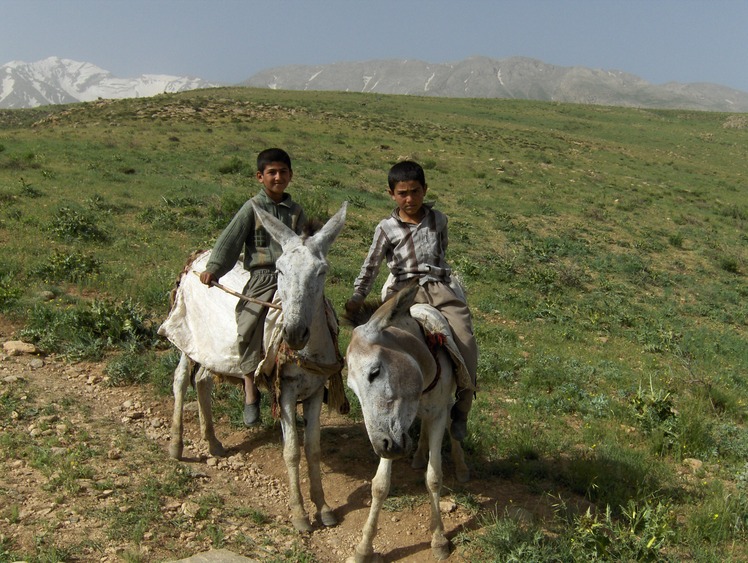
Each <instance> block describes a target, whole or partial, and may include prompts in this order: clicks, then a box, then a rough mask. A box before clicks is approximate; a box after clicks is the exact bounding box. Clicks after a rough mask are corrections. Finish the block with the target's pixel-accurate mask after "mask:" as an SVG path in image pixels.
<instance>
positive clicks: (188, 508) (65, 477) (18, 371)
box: [0, 322, 548, 562]
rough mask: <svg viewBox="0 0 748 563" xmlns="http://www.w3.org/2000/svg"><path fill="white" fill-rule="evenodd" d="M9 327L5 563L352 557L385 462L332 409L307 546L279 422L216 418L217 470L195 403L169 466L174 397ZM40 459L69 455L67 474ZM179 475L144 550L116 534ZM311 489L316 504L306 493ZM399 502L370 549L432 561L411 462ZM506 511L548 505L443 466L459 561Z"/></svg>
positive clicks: (3, 373) (3, 424)
mask: <svg viewBox="0 0 748 563" xmlns="http://www.w3.org/2000/svg"><path fill="white" fill-rule="evenodd" d="M14 328H15V327H13V326H11V325H9V324H8V323H7V322H5V323H4V325H3V326H2V327H0V340H2V341H3V343H5V349H4V352H3V353H2V357H0V360H1V361H0V404H2V405H3V407H4V410H3V411H0V412H6V410H7V412H9V416H7V417H4V419H3V420H0V428H1V429H2V434H3V436H4V437H5V438H4V441H3V442H2V443H0V454H2V455H0V473H1V474H2V479H0V561H11V560H12V559H8V558H3V555H4V554H5V555H6V556H7V554H8V553H12V554H16V555H18V554H26V555H27V556H30V555H33V554H34V553H37V554H38V553H47V555H48V558H47V559H44V560H50V561H51V560H56V561H68V560H70V561H169V560H174V559H179V558H183V557H188V556H189V555H192V554H194V553H198V552H201V551H206V550H208V549H211V548H219V547H224V548H227V549H230V550H232V551H234V552H236V553H240V554H242V555H246V556H247V557H252V558H257V559H261V560H278V561H282V560H288V559H291V560H293V559H296V560H303V561H311V560H315V561H319V562H328V561H330V562H331V561H343V560H345V558H346V557H347V556H349V555H350V554H351V553H352V552H353V550H354V548H355V546H356V544H357V543H358V540H359V537H360V531H361V527H362V525H363V523H364V520H365V518H366V516H367V514H368V504H369V500H370V479H371V478H372V477H373V475H374V472H375V470H376V464H377V458H376V457H375V455H374V453H373V451H372V450H371V446H370V444H369V442H368V439H367V437H366V433H365V430H364V428H363V423H361V422H356V421H353V420H351V419H350V418H347V417H343V416H340V415H337V414H329V413H328V412H327V410H326V409H324V410H323V415H322V450H323V484H324V487H325V491H326V496H327V502H328V504H329V505H330V506H331V507H333V509H334V510H335V513H336V515H337V517H338V519H339V525H338V526H336V527H333V528H323V527H321V526H320V525H319V523H315V527H314V531H313V532H312V533H311V534H298V533H296V532H295V531H294V530H293V528H292V526H291V525H290V521H289V510H288V504H287V483H286V470H285V465H284V462H283V458H282V452H281V440H280V426H279V424H267V425H263V426H262V427H260V428H258V429H243V428H242V429H237V428H232V427H231V426H230V425H229V423H228V421H225V420H218V421H217V432H218V434H219V437H220V438H221V439H222V440H223V443H224V445H225V446H226V447H227V448H228V449H229V455H228V457H226V458H221V459H217V458H213V457H211V456H210V455H208V452H207V448H206V446H205V445H204V444H203V443H202V442H201V441H200V440H199V436H198V432H199V429H198V420H197V413H196V406H195V405H194V404H193V405H189V406H188V408H187V414H186V422H185V426H186V448H185V457H186V459H185V460H184V461H174V460H171V459H169V456H168V443H169V426H170V421H171V409H172V404H173V402H172V400H171V399H170V398H169V397H163V396H157V395H156V394H154V393H153V391H152V390H151V389H150V388H149V387H148V386H130V387H112V386H110V385H108V384H107V378H106V376H105V374H104V372H103V365H102V364H95V363H77V364H70V363H66V362H64V361H62V360H60V359H57V358H54V357H44V356H41V355H39V354H36V353H33V352H32V351H31V350H26V351H23V350H20V351H19V350H14V349H12V348H13V346H12V345H10V344H9V343H10V342H12V341H13V340H15V338H14ZM263 416H265V417H267V416H268V413H267V412H265V413H263ZM19 436H21V437H23V438H22V439H20V440H19ZM19 442H20V443H19ZM37 443H38V444H39V449H37V448H36V447H35V445H36V444H37ZM44 444H53V445H52V446H50V447H48V448H46V447H44V446H43V445H44ZM34 452H39V453H38V456H35V454H34ZM44 456H51V457H54V456H62V457H61V458H60V459H65V460H66V462H65V463H66V465H64V466H60V465H59V463H57V464H56V462H55V460H53V459H45V457H44ZM468 462H469V464H471V465H472V464H473V463H474V460H471V459H470V458H468ZM76 464H80V467H76ZM53 467H56V469H54V470H52V468H53ZM176 470H179V471H183V472H184V473H185V474H187V475H190V476H191V479H193V480H194V482H193V483H191V485H192V487H193V489H192V490H191V492H190V493H189V494H188V495H186V496H179V495H178V494H177V495H172V494H170V492H169V491H168V490H158V492H157V493H153V494H158V495H159V497H158V500H157V506H158V510H160V511H161V515H160V516H159V517H156V518H152V520H151V521H152V522H154V524H153V528H152V529H147V530H142V534H141V536H142V539H141V540H133V539H132V537H133V534H132V533H127V532H128V531H127V530H118V529H117V527H118V526H123V527H125V528H126V527H127V526H128V525H137V524H133V522H137V520H136V519H134V518H133V519H128V518H127V516H128V515H129V514H131V513H135V512H136V511H138V510H142V507H143V506H144V500H143V499H144V498H145V497H146V496H147V495H148V494H151V493H150V492H149V491H152V490H153V488H154V486H156V485H158V484H159V483H164V482H167V481H168V480H169V477H168V476H170V475H173V473H174V471H176ZM305 472H306V467H305V465H304V464H303V463H302V475H305V474H306V473H305ZM303 488H304V493H305V495H306V496H307V497H308V491H307V490H306V481H305V483H304V485H303ZM391 498H392V501H393V502H392V503H391V505H390V507H389V510H388V511H386V512H383V514H382V516H381V518H380V529H379V532H378V535H377V538H376V541H375V548H376V549H377V550H378V551H379V552H381V553H383V554H384V557H385V560H386V561H416V562H418V561H432V558H431V553H430V549H429V541H430V537H429V532H428V526H429V508H428V502H427V498H426V496H425V486H424V484H423V475H422V472H420V471H414V470H412V469H410V467H409V464H408V462H407V461H406V460H402V461H400V462H397V463H396V466H395V470H394V473H393V488H392V492H391ZM466 499H468V500H469V502H466ZM307 505H308V510H309V511H310V512H311V513H313V511H314V507H313V505H312V504H311V502H309V501H308V500H307ZM507 507H509V508H510V509H511V510H513V511H514V512H515V514H516V515H517V517H519V518H533V517H534V515H537V514H539V513H542V512H546V511H547V510H548V502H547V501H546V500H544V499H543V495H533V494H530V493H528V492H527V491H525V490H524V487H520V486H517V485H516V484H512V483H511V482H508V481H506V480H501V479H498V478H496V477H492V478H490V479H486V478H483V477H481V475H480V470H479V468H474V479H473V480H472V481H471V482H470V483H468V484H467V485H459V484H458V483H457V482H456V480H455V479H454V476H453V472H452V471H451V465H450V463H449V461H447V462H445V489H444V494H443V502H442V513H443V518H444V523H445V527H446V531H447V535H448V537H449V538H450V539H452V541H453V543H455V544H456V548H455V550H454V552H453V554H452V556H451V557H450V560H466V556H465V553H464V546H463V545H462V543H461V541H460V538H461V533H462V532H464V531H469V530H472V529H475V528H477V527H479V525H480V524H479V522H480V517H481V514H485V513H487V512H488V511H491V510H494V509H498V510H499V511H503V510H504V509H505V508H507ZM257 514H261V515H263V517H262V518H258V517H257V516H256V515H257ZM113 522H115V524H113ZM117 522H121V523H117ZM113 526H114V527H113ZM45 550H46V551H45ZM55 554H56V557H57V558H56V559H55V558H54V555H55ZM40 560H41V559H40Z"/></svg>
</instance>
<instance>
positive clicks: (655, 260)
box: [0, 88, 748, 561]
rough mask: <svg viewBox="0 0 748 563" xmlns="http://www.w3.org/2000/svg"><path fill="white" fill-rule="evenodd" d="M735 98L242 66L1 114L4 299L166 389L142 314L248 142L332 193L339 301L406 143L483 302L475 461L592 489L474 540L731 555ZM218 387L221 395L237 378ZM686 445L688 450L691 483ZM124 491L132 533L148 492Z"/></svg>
mask: <svg viewBox="0 0 748 563" xmlns="http://www.w3.org/2000/svg"><path fill="white" fill-rule="evenodd" d="M728 117H729V116H728V115H727V114H720V113H706V112H692V111H676V110H673V111H667V110H642V109H625V108H612V107H599V106H581V105H569V104H556V103H539V102H529V101H517V100H470V99H463V100H455V99H437V98H418V97H402V96H380V95H364V94H353V93H348V94H344V93H333V92H283V91H267V90H251V89H241V88H227V89H213V90H204V91H193V92H187V93H182V94H176V95H163V96H157V97H154V98H144V99H133V100H120V101H101V102H94V103H84V104H75V105H71V106H52V107H48V108H39V109H34V110H6V111H1V112H0V147H2V150H0V240H1V241H2V244H1V245H0V311H2V312H4V313H5V314H6V315H9V316H12V317H13V318H15V319H18V320H21V321H22V322H23V323H24V325H25V329H24V331H23V335H24V337H25V338H28V339H31V340H33V341H35V342H36V343H37V344H38V345H39V346H40V347H42V348H43V349H45V351H47V352H56V353H58V354H63V355H65V356H67V357H69V358H71V359H79V358H94V359H96V358H104V357H106V358H108V359H109V361H110V364H109V366H108V367H107V375H108V377H109V382H110V384H112V385H133V384H141V383H146V382H148V383H154V384H155V385H156V387H157V388H158V389H159V390H160V392H162V393H169V390H170V389H169V387H170V383H169V377H170V370H171V369H173V366H174V363H175V361H176V360H175V356H174V355H173V353H169V352H167V351H166V348H167V347H166V346H165V344H164V343H163V342H158V339H157V338H156V337H155V328H156V327H157V326H158V324H159V322H160V320H161V319H163V318H164V317H165V315H166V312H167V309H168V296H169V291H170V290H171V288H172V287H173V283H174V280H175V278H176V276H177V274H178V273H179V272H180V271H181V268H182V265H183V263H184V260H185V259H186V257H187V256H188V255H189V254H190V252H192V251H193V250H195V249H198V248H208V247H210V245H211V244H212V242H213V241H214V240H215V237H216V236H217V234H218V233H219V232H220V230H221V228H222V227H223V226H224V225H225V224H226V223H227V222H228V220H229V219H230V218H231V216H232V215H233V213H234V212H235V211H236V210H237V209H238V208H239V206H240V205H241V204H242V203H243V202H244V201H245V200H246V199H247V198H248V197H250V196H251V195H253V194H254V193H255V192H256V191H257V190H258V187H259V186H258V184H257V181H256V180H255V178H254V175H253V170H252V168H253V166H252V163H253V162H254V157H255V155H256V153H257V152H259V151H260V150H262V149H264V148H267V147H269V146H281V147H283V148H285V149H287V150H288V151H289V152H290V154H291V155H292V158H293V162H294V172H295V175H294V181H293V183H292V185H291V187H290V189H289V190H290V192H291V193H292V194H293V196H294V197H295V198H296V199H298V200H299V201H300V202H301V203H302V204H303V205H304V206H305V208H306V209H307V211H308V212H309V213H310V214H311V215H317V216H321V217H323V218H324V217H326V216H328V215H330V214H332V213H333V212H334V211H335V210H337V208H338V207H339V205H340V204H341V203H342V202H343V201H344V200H347V201H349V202H350V207H349V213H348V219H347V222H346V227H345V228H344V230H343V232H342V233H341V235H340V236H339V238H338V240H337V242H336V243H335V245H334V246H333V248H332V250H331V253H330V262H331V270H330V274H329V276H328V285H327V291H328V295H329V297H330V298H331V299H332V301H333V303H334V304H335V305H336V307H337V308H338V310H341V309H342V304H343V303H344V301H345V299H346V298H347V297H348V296H349V294H350V291H351V287H352V283H353V279H354V278H355V276H356V275H357V273H358V269H359V267H360V263H361V261H362V260H363V257H364V256H365V253H366V251H367V248H368V246H369V244H370V242H371V235H372V232H373V228H374V225H375V224H376V222H377V221H379V220H380V219H381V218H382V217H384V216H385V215H386V214H387V213H388V212H389V210H390V208H391V206H392V202H391V200H390V199H389V197H388V196H387V194H386V172H387V170H388V168H389V166H390V165H391V164H393V163H394V162H396V161H397V160H399V159H400V158H403V157H408V158H413V159H416V160H418V161H420V162H421V163H422V164H423V165H424V168H425V169H426V174H427V181H428V183H429V196H430V198H431V199H432V200H434V201H436V203H437V205H438V206H439V208H440V209H441V210H443V211H445V212H446V213H447V215H448V216H449V218H450V235H451V236H450V247H449V251H448V258H449V260H450V262H451V263H452V265H453V266H454V267H455V269H456V271H457V272H458V273H459V275H460V277H461V279H462V280H463V281H464V282H465V285H466V287H467V289H468V296H469V300H470V303H471V306H472V310H473V313H474V316H475V319H474V320H475V329H476V336H477V339H478V343H479V347H480V352H481V357H480V365H479V382H480V385H481V392H480V394H479V396H478V401H477V403H476V407H475V408H474V410H473V414H472V415H471V417H472V418H471V420H472V427H471V428H472V433H471V435H470V437H469V439H468V444H467V446H468V449H469V453H470V455H471V457H472V459H473V462H474V464H475V465H476V466H477V467H479V468H480V469H479V470H478V471H476V473H477V474H476V475H475V478H476V479H480V478H481V475H500V476H505V477H506V478H508V479H512V480H516V481H518V482H520V483H523V484H525V485H526V486H528V487H531V488H535V489H537V490H538V491H540V490H545V488H546V487H550V488H551V491H552V492H553V494H555V495H560V496H561V497H564V498H565V497H566V496H568V495H575V496H577V497H581V498H585V499H586V500H587V501H588V502H591V503H593V505H594V508H595V509H594V510H593V511H592V512H591V513H590V514H589V515H587V514H585V513H584V512H582V513H575V514H572V515H570V516H568V515H567V516H565V517H564V518H558V519H555V520H553V521H549V522H546V523H540V524H538V525H537V527H534V528H529V529H528V528H524V527H522V526H519V525H517V524H516V523H515V522H513V521H511V520H507V518H506V517H505V516H504V515H502V514H498V515H494V516H493V520H491V519H489V520H486V521H485V522H484V524H483V525H482V526H481V530H478V531H475V532H466V533H465V534H466V535H465V537H463V540H462V541H463V543H464V545H465V546H466V549H472V548H475V549H476V550H477V551H476V560H497V561H504V560H507V561H508V560H513V559H512V557H514V558H515V559H517V560H524V561H532V560H537V561H541V560H549V559H548V557H549V556H548V554H549V553H560V554H562V555H561V556H559V558H558V560H591V559H595V558H597V560H611V559H615V558H619V557H620V558H623V559H627V560H641V561H645V560H656V559H657V558H658V557H659V558H661V559H662V560H668V558H670V559H672V560H678V559H679V558H693V559H696V560H703V561H709V560H715V561H716V560H730V559H732V560H740V558H741V556H745V554H746V549H745V545H746V540H748V531H747V527H748V511H747V510H746V506H747V505H748V500H747V499H748V490H747V489H746V486H745V482H746V468H745V459H746V455H748V442H747V441H746V438H744V436H745V435H748V433H747V432H746V419H747V417H748V380H747V379H746V374H748V338H747V337H746V336H747V335H746V326H747V325H748V305H747V303H748V283H746V275H747V274H748V254H747V253H746V249H747V248H748V244H747V243H748V229H747V228H746V227H747V221H748V201H747V200H746V190H747V189H748V185H747V182H748V180H747V178H748V143H746V142H745V140H746V138H745V137H746V131H745V129H740V128H734V127H725V124H726V123H727V120H728ZM348 339H349V333H348V332H347V329H345V330H344V331H343V333H342V334H341V339H340V340H341V346H342V347H343V348H344V347H345V345H346V344H347V342H348ZM220 389H221V390H219V392H218V393H219V395H220V396H221V397H222V399H223V401H221V402H223V403H228V404H229V405H228V406H226V407H225V408H227V409H228V412H229V413H232V412H234V411H235V412H236V413H238V412H239V410H238V409H237V408H234V406H235V405H234V404H235V403H236V402H237V401H238V400H239V398H238V395H237V393H238V391H236V390H233V389H231V388H230V387H229V388H227V389H224V388H223V387H222V388H220ZM235 395H236V396H235ZM14 400H15V399H14V396H13V394H12V393H10V394H5V395H3V397H2V398H0V409H2V410H3V412H5V411H8V412H10V411H12V410H13V409H14V408H16V406H14V404H15V403H14ZM18 408H21V409H22V405H21V406H19V407H18ZM217 408H224V407H217ZM6 414H7V413H6ZM234 422H235V423H236V424H239V421H238V420H237V421H234ZM5 439H6V440H10V442H11V443H9V444H7V447H9V448H11V450H13V449H14V448H20V447H21V446H20V445H18V444H15V445H14V444H13V443H12V436H11V437H10V438H5ZM16 453H19V452H18V451H16ZM23 455H29V456H30V455H32V454H31V453H29V452H26V453H24V454H23ZM34 455H43V453H38V454H34ZM688 458H697V459H699V460H700V461H702V462H703V464H704V468H705V469H703V474H702V475H700V476H699V478H698V479H696V482H695V481H694V480H693V479H689V478H687V472H684V470H683V465H682V463H683V460H684V459H688ZM702 483H703V484H702ZM138 502H139V504H140V505H141V506H142V510H141V511H140V512H141V513H142V514H143V515H144V516H143V519H142V520H138V522H132V523H128V524H127V526H128V529H131V530H133V533H137V530H138V529H142V527H143V526H145V525H147V522H148V518H149V516H148V514H151V509H150V508H149V504H148V502H149V501H148V496H147V495H144V496H143V497H142V498H141V499H140V500H139V501H138ZM634 513H635V514H636V517H635V516H634ZM153 514H154V515H155V512H153ZM715 514H718V515H719V516H718V517H716V518H715V516H714V515H715ZM641 515H646V516H641ZM154 517H155V516H154ZM258 518H259V516H258ZM642 518H643V520H642ZM673 518H675V519H676V520H677V521H678V522H681V523H682V525H679V526H675V525H674V524H673V522H674V520H673ZM139 522H140V523H139ZM206 533H208V534H211V537H212V539H213V540H214V541H216V542H218V543H220V542H221V541H222V540H221V536H220V530H207V531H206ZM575 537H582V538H584V541H582V542H581V543H580V542H579V541H576V543H575V542H573V541H572V539H573V538H575ZM652 537H654V538H655V540H654V542H653V543H651V544H650V543H649V542H650V540H651V538H652ZM484 539H485V541H484ZM608 539H612V540H616V541H612V542H610V543H608ZM613 546H615V549H616V550H618V551H611V550H613ZM42 547H43V546H42ZM54 548H55V547H54V546H53V545H52V546H48V547H46V548H44V549H50V550H53V549H54ZM2 549H4V548H3V546H2V544H0V553H2V551H1V550H2ZM40 549H42V548H41V547H40ZM519 554H521V555H519ZM707 554H712V555H707ZM295 556H297V557H300V558H302V559H303V558H305V557H307V555H306V554H305V553H302V552H300V553H295ZM50 557H52V556H50ZM60 557H62V556H59V555H58V558H60ZM133 557H134V558H136V559H137V556H136V555H133ZM710 557H711V559H710ZM720 557H721V558H722V559H720ZM63 558H64V557H63ZM136 559H133V560H136ZM550 560H553V559H552V558H551V559H550Z"/></svg>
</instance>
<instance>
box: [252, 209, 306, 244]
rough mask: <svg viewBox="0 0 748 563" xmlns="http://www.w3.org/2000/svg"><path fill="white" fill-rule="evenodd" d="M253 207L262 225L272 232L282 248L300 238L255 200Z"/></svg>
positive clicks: (272, 235) (271, 234)
mask: <svg viewBox="0 0 748 563" xmlns="http://www.w3.org/2000/svg"><path fill="white" fill-rule="evenodd" d="M252 208H253V209H254V210H255V216H257V217H258V218H259V219H260V223H262V227H263V228H264V229H265V230H266V231H267V232H268V233H270V236H271V237H273V238H274V239H275V240H276V241H277V242H278V243H279V244H280V245H281V247H282V248H284V249H285V247H286V245H287V244H289V243H290V242H292V241H294V240H298V239H299V235H297V234H296V233H294V232H293V230H291V229H289V228H288V227H287V226H286V225H284V224H283V222H282V221H279V220H278V219H276V218H275V217H273V216H272V215H271V214H270V213H268V212H267V211H265V210H264V209H262V208H261V207H260V206H258V205H257V204H256V203H255V202H254V201H253V202H252Z"/></svg>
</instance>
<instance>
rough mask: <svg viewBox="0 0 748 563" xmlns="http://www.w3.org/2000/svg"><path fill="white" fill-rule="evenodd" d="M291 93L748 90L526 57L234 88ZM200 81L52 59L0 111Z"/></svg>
mask: <svg viewBox="0 0 748 563" xmlns="http://www.w3.org/2000/svg"><path fill="white" fill-rule="evenodd" d="M239 85H240V86H251V87H256V88H272V89H288V90H336V91H348V92H367V93H377V94H400V95H418V96H442V97H452V98H464V97H472V98H514V99H528V100H544V101H556V102H569V103H578V104H597V105H610V106H624V107H641V108H663V109H692V110H705V111H725V112H748V93H746V92H742V91H740V90H735V89H733V88H728V87H726V86H720V85H718V84H711V83H703V82H700V83H690V84H682V83H677V82H670V83H667V84H662V85H656V84H651V83H649V82H647V81H645V80H643V79H642V78H639V77H638V76H635V75H633V74H629V73H626V72H622V71H617V70H600V69H591V68H586V67H577V66H575V67H561V66H555V65H550V64H546V63H544V62H542V61H539V60H536V59H531V58H527V57H509V58H505V59H498V60H497V59H490V58H487V57H471V58H468V59H465V60H463V61H460V62H456V63H440V64H434V63H427V62H423V61H418V60H372V61H361V62H341V63H332V64H326V65H288V66H282V67H276V68H271V69H267V70H263V71H261V72H258V73H256V74H254V75H253V76H251V77H250V78H248V79H247V80H245V81H244V82H242V83H241V84H239ZM215 86H219V84H215V83H210V82H207V81H205V80H202V79H200V78H195V77H184V76H170V75H160V74H143V75H141V76H139V77H137V78H117V77H114V76H112V74H111V73H109V72H107V71H105V70H103V69H101V68H99V67H97V66H95V65H93V64H91V63H85V62H78V61H72V60H69V59H62V58H58V57H49V58H47V59H44V60H41V61H37V62H35V63H25V62H20V61H12V62H9V63H6V64H4V65H3V66H0V108H30V107H38V106H42V105H50V104H66V103H75V102H85V101H93V100H96V99H98V98H135V97H147V96H154V95H156V94H161V93H165V92H180V91H183V90H192V89H196V88H210V87H215Z"/></svg>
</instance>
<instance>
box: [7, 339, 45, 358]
mask: <svg viewBox="0 0 748 563" xmlns="http://www.w3.org/2000/svg"><path fill="white" fill-rule="evenodd" d="M3 350H5V353H6V354H8V355H9V356H20V355H22V354H37V353H38V352H39V350H38V349H37V347H36V346H34V345H33V344H30V343H28V342H23V341H21V340H8V341H7V342H3Z"/></svg>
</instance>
